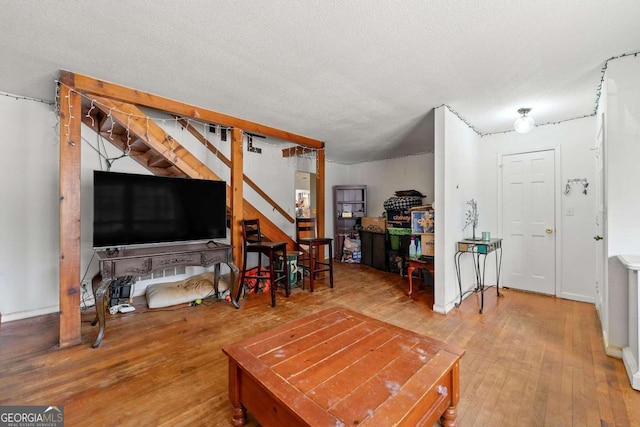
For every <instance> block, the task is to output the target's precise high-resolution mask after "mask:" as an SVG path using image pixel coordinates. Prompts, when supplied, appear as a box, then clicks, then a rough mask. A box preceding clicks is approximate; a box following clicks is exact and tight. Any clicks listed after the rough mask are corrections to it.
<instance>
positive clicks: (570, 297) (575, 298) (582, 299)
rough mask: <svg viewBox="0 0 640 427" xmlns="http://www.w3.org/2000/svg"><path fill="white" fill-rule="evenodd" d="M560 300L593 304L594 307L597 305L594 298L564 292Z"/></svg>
mask: <svg viewBox="0 0 640 427" xmlns="http://www.w3.org/2000/svg"><path fill="white" fill-rule="evenodd" d="M560 298H564V299H568V300H571V301H578V302H588V303H591V304H594V305H595V303H596V300H595V298H593V297H588V296H585V295H579V294H572V293H568V292H562V293H561V294H560Z"/></svg>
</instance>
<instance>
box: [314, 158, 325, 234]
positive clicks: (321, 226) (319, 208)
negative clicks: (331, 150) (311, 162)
mask: <svg viewBox="0 0 640 427" xmlns="http://www.w3.org/2000/svg"><path fill="white" fill-rule="evenodd" d="M325 182H326V180H325V157H324V150H318V151H316V223H317V225H318V236H319V237H325V215H324V212H325V211H324V209H325Z"/></svg>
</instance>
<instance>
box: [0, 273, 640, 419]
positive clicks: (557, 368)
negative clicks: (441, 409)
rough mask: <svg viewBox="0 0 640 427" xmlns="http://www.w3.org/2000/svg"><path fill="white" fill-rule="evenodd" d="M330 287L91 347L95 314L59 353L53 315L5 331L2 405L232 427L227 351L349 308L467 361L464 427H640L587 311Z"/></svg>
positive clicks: (148, 328) (133, 319) (574, 306)
mask: <svg viewBox="0 0 640 427" xmlns="http://www.w3.org/2000/svg"><path fill="white" fill-rule="evenodd" d="M335 269H336V274H335V288H334V289H329V288H328V286H326V285H325V283H324V280H319V281H318V282H317V284H316V291H315V292H314V293H313V294H309V293H308V291H303V290H301V289H295V290H294V291H293V293H292V295H291V297H290V298H288V299H287V298H285V297H284V293H282V292H279V293H278V298H277V306H276V307H275V308H272V307H271V306H270V297H269V295H268V294H257V295H250V296H248V297H247V298H246V299H244V300H242V301H241V308H240V310H235V309H233V307H232V306H231V304H229V303H225V302H219V301H215V302H211V303H210V304H207V305H201V306H196V307H187V306H186V305H185V306H180V307H177V308H176V307H170V308H168V309H165V310H148V309H146V302H145V301H144V299H142V298H141V299H139V300H137V301H136V306H137V310H136V311H135V312H133V313H128V314H120V315H115V316H110V315H108V316H109V317H108V319H107V329H106V335H105V339H104V340H103V342H102V345H101V346H100V348H98V349H93V348H91V344H92V343H93V341H94V339H95V337H96V334H97V327H92V326H91V325H90V322H91V320H92V319H93V316H94V311H93V309H89V310H87V311H86V312H85V313H83V315H82V341H83V342H82V344H81V345H78V346H75V347H72V348H67V349H63V350H58V349H57V348H56V345H57V339H58V337H57V334H58V323H57V318H58V317H57V316H56V315H50V316H41V317H38V318H34V319H28V320H23V321H15V322H9V323H2V324H0V405H63V406H64V411H65V420H66V425H67V426H78V425H107V424H110V425H122V426H129V425H131V426H134V425H135V426H139V425H154V426H160V425H166V426H183V425H184V426H187V425H189V426H193V425H208V426H230V425H231V421H230V418H231V407H230V404H229V400H228V398H227V360H226V357H225V356H224V355H223V354H222V352H221V348H222V346H224V345H226V344H229V343H232V342H234V341H237V340H239V339H241V338H244V337H247V336H251V335H254V334H256V333H258V332H261V331H263V330H266V329H269V328H271V327H273V326H275V325H278V324H281V323H283V322H289V321H291V320H293V319H296V318H298V317H301V316H304V315H307V314H310V313H312V312H316V311H319V310H320V309H323V308H326V307H328V306H331V305H344V306H346V307H349V308H351V309H353V310H356V311H360V312H362V313H364V314H366V315H369V316H372V317H375V318H378V319H381V320H384V321H386V322H389V323H393V324H396V325H398V326H401V327H403V328H406V329H409V330H412V331H415V332H418V333H421V334H424V335H428V336H431V337H434V338H436V339H439V340H442V341H445V342H447V343H450V344H454V345H456V346H459V347H462V348H465V349H466V354H465V356H464V357H463V358H462V364H461V372H460V382H461V391H462V394H461V399H460V405H459V406H458V420H459V425H460V426H482V427H484V426H639V425H640V392H638V391H635V390H633V389H632V388H631V386H630V385H629V381H628V378H627V375H626V372H625V370H624V366H623V364H622V361H621V360H618V359H614V358H610V357H607V356H606V355H605V354H604V351H603V343H602V336H601V333H600V329H601V328H600V323H599V320H598V317H597V314H596V311H595V308H594V306H593V305H592V304H586V303H579V302H574V301H567V300H562V299H556V298H551V297H544V296H540V295H533V294H526V293H521V292H517V291H512V290H505V291H504V294H505V296H504V298H499V299H497V298H496V297H495V295H494V294H492V293H491V292H489V293H487V294H486V296H487V298H486V299H485V310H484V314H483V315H480V314H478V306H479V300H478V298H477V295H471V296H470V297H469V298H468V299H467V300H465V302H464V303H463V304H462V307H461V308H460V309H454V310H453V311H452V312H450V313H449V314H448V315H446V316H444V315H440V314H437V313H433V312H432V311H431V306H432V300H433V297H432V294H431V293H430V288H426V289H421V290H418V291H417V292H416V291H414V295H413V297H412V298H409V297H407V296H406V294H405V293H406V291H407V283H406V279H402V278H401V277H399V276H398V275H394V274H390V273H383V272H380V271H378V270H374V269H371V268H368V267H365V266H361V265H358V264H340V263H337V264H336V266H335ZM248 425H252V426H256V425H257V423H256V421H255V420H250V422H249V424H248Z"/></svg>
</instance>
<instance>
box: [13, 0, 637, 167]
mask: <svg viewBox="0 0 640 427" xmlns="http://www.w3.org/2000/svg"><path fill="white" fill-rule="evenodd" d="M0 8H1V9H0V10H2V13H1V14H0V35H1V37H0V53H1V54H2V66H0V91H2V92H5V93H11V94H16V95H22V96H29V97H35V98H41V99H47V100H52V99H53V98H54V90H55V83H54V80H55V79H56V78H57V76H58V72H59V70H60V69H66V70H69V71H72V72H76V73H81V74H87V75H89V76H92V77H96V78H99V79H104V80H108V81H111V82H114V83H118V84H122V85H125V86H130V87H133V88H137V89H141V90H145V91H148V92H152V93H155V94H158V95H161V96H165V97H168V98H172V99H176V100H180V101H184V102H187V103H191V104H195V105H199V106H202V107H206V108H209V109H212V110H215V111H219V112H222V113H225V114H230V115H234V116H238V117H241V118H244V119H247V120H251V121H254V122H258V123H263V124H265V125H269V126H273V127H276V128H280V129H284V130H287V131H290V132H294V133H298V134H301V135H305V136H308V137H311V138H316V139H320V140H323V141H325V143H326V154H327V158H328V159H330V160H334V161H337V162H341V163H354V162H361V161H368V160H374V159H384V158H392V157H399V156H402V155H407V154H414V153H420V152H425V151H430V150H429V142H428V140H429V138H428V136H427V134H428V133H429V129H430V128H431V127H432V126H433V125H432V117H433V116H432V110H433V108H434V107H437V106H440V105H442V104H445V105H447V106H449V107H450V108H451V109H452V110H454V111H455V112H457V113H458V114H459V115H460V116H461V117H462V118H463V119H464V120H465V121H466V122H467V123H468V124H469V125H470V126H472V127H474V128H475V129H476V131H477V132H478V133H480V134H487V133H493V132H501V131H505V130H510V129H512V126H513V121H514V120H515V119H516V118H517V116H518V114H517V111H516V110H517V109H518V108H519V107H531V108H532V112H531V115H532V116H534V117H535V119H536V122H537V123H538V124H543V123H549V122H557V121H562V120H568V119H573V118H576V117H582V116H585V115H590V114H592V113H593V112H594V107H595V101H596V96H597V90H598V86H599V83H600V78H601V70H602V67H603V66H604V64H605V62H606V61H607V59H608V58H611V57H613V56H618V55H621V54H623V53H629V52H635V51H638V50H640V30H639V28H640V27H639V26H638V18H639V17H640V1H638V0H615V1H614V0H580V1H578V0H562V1H558V0H538V1H522V0H510V1H506V0H500V1H498V0H493V1H463V0H430V1H424V0H403V1H398V0H375V1H371V0H352V1H337V0H336V1H332V0H305V1H294V0H269V1H265V0H245V1H242V0H226V1H220V0H218V1H215V2H214V1H209V0H198V1H176V0H154V1H151V0H147V1H135V2H134V1H129V2H125V1H113V0H94V1H78V0H73V1H70V0H57V1H46V2H45V1H35V0H23V1H15V0H0ZM430 117H431V121H430V120H429V119H430Z"/></svg>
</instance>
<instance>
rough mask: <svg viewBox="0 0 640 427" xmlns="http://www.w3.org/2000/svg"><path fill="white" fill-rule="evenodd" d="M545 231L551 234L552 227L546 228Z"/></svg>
mask: <svg viewBox="0 0 640 427" xmlns="http://www.w3.org/2000/svg"><path fill="white" fill-rule="evenodd" d="M545 231H546V232H547V234H551V233H553V228H547V229H546V230H545Z"/></svg>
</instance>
